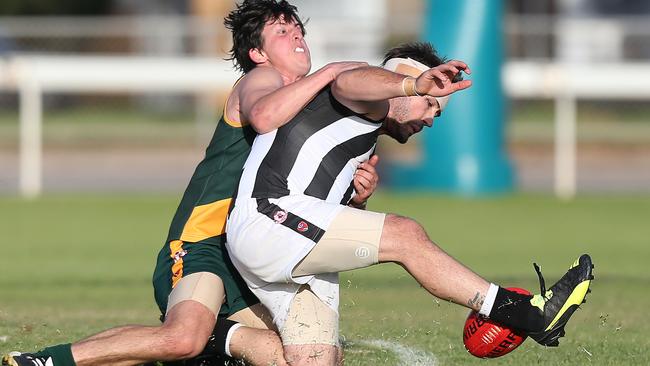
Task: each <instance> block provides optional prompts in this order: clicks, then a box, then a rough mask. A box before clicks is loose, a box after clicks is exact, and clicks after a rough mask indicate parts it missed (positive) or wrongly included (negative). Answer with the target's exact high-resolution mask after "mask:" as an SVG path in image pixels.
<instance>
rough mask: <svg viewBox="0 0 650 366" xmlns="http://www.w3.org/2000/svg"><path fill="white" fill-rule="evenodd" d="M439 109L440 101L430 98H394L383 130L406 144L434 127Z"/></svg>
mask: <svg viewBox="0 0 650 366" xmlns="http://www.w3.org/2000/svg"><path fill="white" fill-rule="evenodd" d="M438 109H439V105H438V101H437V100H436V99H435V98H433V97H430V96H424V97H408V98H406V97H401V98H394V99H392V100H391V101H390V110H389V112H388V117H387V118H386V121H385V122H384V125H383V129H384V131H385V133H386V134H388V135H389V136H390V137H392V138H394V139H395V140H397V141H399V142H401V143H405V142H406V141H407V140H408V139H409V137H411V136H413V135H414V134H416V133H418V132H420V131H422V129H423V128H424V127H431V126H433V119H434V117H435V116H436V114H438Z"/></svg>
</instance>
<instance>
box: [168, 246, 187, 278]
mask: <svg viewBox="0 0 650 366" xmlns="http://www.w3.org/2000/svg"><path fill="white" fill-rule="evenodd" d="M184 255H185V252H184V250H183V242H182V241H181V240H172V241H170V242H169V256H170V257H171V258H172V259H173V260H174V264H173V265H172V288H174V287H176V284H177V283H178V281H180V279H181V278H183V256H184Z"/></svg>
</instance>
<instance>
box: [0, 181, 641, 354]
mask: <svg viewBox="0 0 650 366" xmlns="http://www.w3.org/2000/svg"><path fill="white" fill-rule="evenodd" d="M177 200H178V197H175V196H147V197H142V196H50V197H46V198H44V199H41V200H37V201H33V202H25V201H22V200H20V199H18V198H10V197H0V233H2V235H3V238H2V240H0V243H1V247H0V250H1V252H2V258H1V259H0V261H1V262H0V263H2V265H1V266H0V274H1V276H0V290H1V297H0V350H1V351H3V352H4V351H9V350H15V349H19V350H22V351H31V350H35V349H37V348H39V347H42V346H45V345H48V344H51V343H57V342H59V343H60V342H68V341H71V340H74V339H77V338H80V337H83V336H87V335H89V334H91V333H93V332H97V331H99V330H102V329H103V328H107V327H111V326H115V325H118V324H124V323H145V324H156V322H157V316H158V313H157V309H156V308H155V305H154V303H153V299H152V290H151V284H150V273H151V271H152V268H153V261H154V257H155V255H156V253H157V251H158V249H159V247H160V246H161V245H162V242H163V240H164V238H165V236H166V232H167V225H168V223H169V221H170V219H171V216H172V214H173V211H174V209H175V207H176V204H177ZM370 208H371V209H374V210H387V211H391V212H398V213H401V214H405V215H408V216H412V217H415V218H417V219H418V220H419V221H420V222H421V223H422V224H423V225H424V226H425V227H426V228H427V230H428V232H429V234H430V235H431V237H432V238H433V239H434V240H436V241H437V242H438V243H439V244H440V245H441V246H443V247H444V248H446V249H447V250H448V251H449V252H450V253H451V254H452V255H454V256H456V257H457V258H459V259H460V260H461V261H463V262H464V263H466V264H468V265H469V266H470V267H472V268H474V269H475V270H476V271H478V272H479V273H481V274H483V275H484V276H486V277H487V278H488V279H490V280H492V281H495V282H497V283H500V284H503V285H510V286H514V285H517V286H522V287H526V288H528V289H530V290H533V291H538V290H537V288H538V286H537V283H536V275H535V272H534V271H533V268H532V262H533V261H536V262H537V263H539V264H541V265H542V269H543V271H544V273H545V276H546V278H547V283H548V284H549V285H550V284H551V283H553V282H555V280H556V279H557V278H558V277H559V276H560V275H561V274H563V273H564V271H565V269H566V268H567V267H568V265H569V264H570V263H571V262H572V261H573V260H574V259H575V257H577V256H578V255H579V254H580V253H582V252H588V253H590V254H591V255H592V257H593V259H594V262H595V264H596V270H595V271H596V272H595V274H596V281H595V282H594V284H593V286H592V289H593V293H592V294H591V295H590V297H589V298H588V301H587V304H586V305H585V306H584V308H583V309H582V310H580V311H579V312H578V313H577V314H576V315H575V316H574V318H573V320H572V321H571V322H570V323H569V325H568V327H567V334H568V337H567V338H564V339H563V341H562V343H561V346H560V347H559V348H557V349H544V348H542V347H540V346H538V345H537V344H535V342H533V341H531V340H528V341H526V342H525V343H524V344H523V345H522V346H521V347H520V348H519V349H518V350H516V351H515V352H513V353H512V354H510V355H508V356H505V357H503V358H501V359H496V360H491V361H486V360H479V359H475V358H473V357H472V356H470V355H469V354H468V353H466V352H465V351H464V349H463V344H462V337H461V333H462V323H463V321H464V318H465V316H466V315H467V311H466V310H465V309H462V308H460V307H458V306H455V305H451V304H449V303H446V302H442V301H438V300H435V299H433V298H432V297H430V296H429V295H427V294H426V293H425V291H424V290H422V289H421V288H419V287H418V285H417V284H416V283H415V282H414V281H413V280H412V279H411V278H410V277H408V276H407V275H406V273H405V272H404V271H403V270H402V269H401V268H400V267H398V266H396V265H392V264H386V265H380V266H376V267H374V268H371V269H366V270H361V271H356V272H350V273H346V274H344V275H343V276H342V278H341V286H342V299H341V327H342V334H343V335H344V337H345V340H346V350H345V351H346V364H347V365H397V364H400V365H402V364H404V365H417V364H425V363H424V361H426V360H433V359H435V360H436V361H435V363H436V364H437V365H486V364H490V365H522V364H545V365H647V364H650V356H649V355H648V352H647V350H648V349H650V341H649V340H648V339H649V338H648V336H649V335H650V325H648V321H647V317H646V316H647V315H646V314H647V313H646V310H647V308H648V306H650V291H648V289H649V288H650V274H649V272H648V270H647V263H648V260H649V259H650V226H649V221H648V219H649V218H650V196H583V197H579V198H578V199H576V200H574V201H572V202H561V201H557V200H555V199H553V198H550V197H545V196H518V195H516V196H507V197H499V198H484V199H479V200H468V199H454V198H447V197H440V196H430V195H414V194H410V195H406V194H403V195H399V194H386V193H383V194H379V195H378V196H377V197H376V198H375V199H374V201H373V202H372V203H371V207H370ZM418 359H419V360H420V362H418V361H417V360H418Z"/></svg>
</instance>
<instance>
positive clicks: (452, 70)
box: [415, 60, 472, 97]
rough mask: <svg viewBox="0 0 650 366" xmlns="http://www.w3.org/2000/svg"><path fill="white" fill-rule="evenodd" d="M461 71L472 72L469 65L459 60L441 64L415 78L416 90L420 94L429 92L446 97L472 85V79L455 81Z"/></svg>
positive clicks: (434, 95) (432, 94)
mask: <svg viewBox="0 0 650 366" xmlns="http://www.w3.org/2000/svg"><path fill="white" fill-rule="evenodd" d="M461 72H465V73H466V74H471V73H472V70H470V68H469V66H467V64H466V63H464V62H462V61H458V60H451V61H448V62H446V63H444V64H440V65H438V66H436V67H434V68H431V69H429V70H427V71H425V72H423V73H422V75H420V76H419V77H418V78H417V79H416V80H415V90H416V92H417V93H418V94H420V95H424V94H428V95H431V96H433V97H444V96H446V95H449V94H452V93H454V92H457V91H459V90H463V89H467V88H469V87H470V86H472V81H471V80H461V81H458V82H453V81H452V80H453V79H454V77H456V75H458V74H459V73H461Z"/></svg>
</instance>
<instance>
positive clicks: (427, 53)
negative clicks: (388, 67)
mask: <svg viewBox="0 0 650 366" xmlns="http://www.w3.org/2000/svg"><path fill="white" fill-rule="evenodd" d="M391 58H411V59H413V60H415V61H418V62H421V63H423V64H425V65H427V66H429V67H436V66H438V65H440V64H442V63H445V62H447V59H446V58H445V57H440V56H439V55H438V52H437V51H436V49H435V48H434V47H433V46H432V45H431V43H429V42H411V43H403V44H400V45H399V46H396V47H393V48H391V49H390V50H388V52H386V54H385V55H384V61H383V62H382V63H381V65H382V66H384V65H385V64H386V62H387V61H388V60H390V59H391ZM461 80H463V76H462V75H461V74H460V73H458V75H456V77H454V79H453V80H452V81H453V82H458V81H461Z"/></svg>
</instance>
